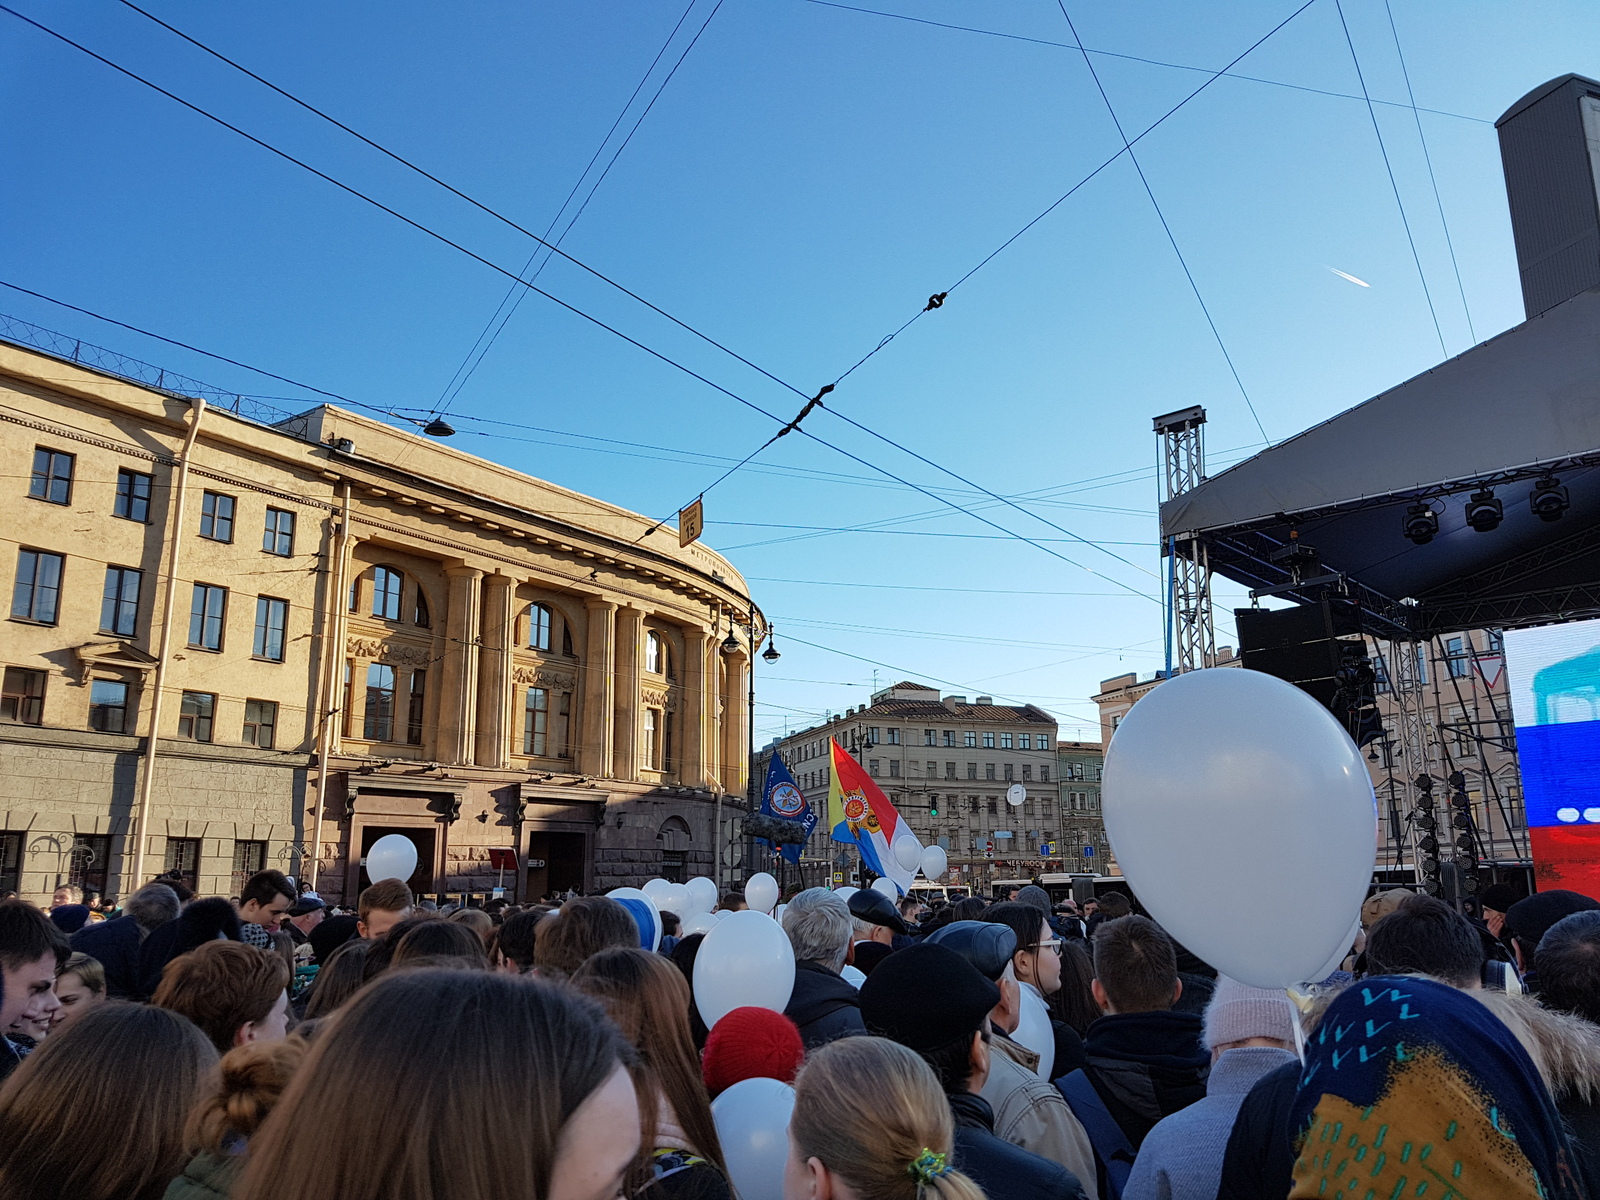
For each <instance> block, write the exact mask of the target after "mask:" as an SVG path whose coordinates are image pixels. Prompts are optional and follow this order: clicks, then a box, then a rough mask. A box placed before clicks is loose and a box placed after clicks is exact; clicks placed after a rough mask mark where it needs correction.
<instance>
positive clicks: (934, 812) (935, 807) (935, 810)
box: [928, 796, 939, 817]
mask: <svg viewBox="0 0 1600 1200" xmlns="http://www.w3.org/2000/svg"><path fill="white" fill-rule="evenodd" d="M928 815H929V816H930V817H937V816H938V815H939V797H937V796H934V797H933V798H932V799H930V800H929V801H928Z"/></svg>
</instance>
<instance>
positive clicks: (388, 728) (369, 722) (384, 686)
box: [361, 663, 394, 742]
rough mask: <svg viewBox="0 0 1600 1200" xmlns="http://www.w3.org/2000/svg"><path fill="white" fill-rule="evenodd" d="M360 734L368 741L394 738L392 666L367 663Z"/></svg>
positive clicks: (386, 740)
mask: <svg viewBox="0 0 1600 1200" xmlns="http://www.w3.org/2000/svg"><path fill="white" fill-rule="evenodd" d="M361 736H362V737H364V738H366V739H367V740H368V741H370V742H388V741H392V740H394V668H393V667H391V666H388V665H386V664H384V663H369V664H367V706H366V712H365V714H364V716H363V718H362V727H361Z"/></svg>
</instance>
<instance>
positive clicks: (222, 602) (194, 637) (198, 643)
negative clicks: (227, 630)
mask: <svg viewBox="0 0 1600 1200" xmlns="http://www.w3.org/2000/svg"><path fill="white" fill-rule="evenodd" d="M227 612H228V589H227V588H220V587H213V586H211V585H210V584H209V583H197V584H195V585H194V599H193V600H191V601H190V602H189V645H191V646H193V647H195V648H196V649H198V650H221V649H222V626H223V622H224V619H225V618H226V616H227Z"/></svg>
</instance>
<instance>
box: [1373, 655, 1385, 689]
mask: <svg viewBox="0 0 1600 1200" xmlns="http://www.w3.org/2000/svg"><path fill="white" fill-rule="evenodd" d="M1372 673H1373V675H1375V676H1376V677H1377V679H1376V681H1375V682H1374V683H1373V685H1372V690H1373V691H1374V692H1375V693H1377V694H1378V695H1380V696H1382V695H1385V694H1387V693H1388V691H1389V664H1388V662H1387V660H1385V658H1384V657H1383V655H1381V654H1374V655H1373V656H1372Z"/></svg>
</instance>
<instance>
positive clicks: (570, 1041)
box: [0, 871, 1600, 1200]
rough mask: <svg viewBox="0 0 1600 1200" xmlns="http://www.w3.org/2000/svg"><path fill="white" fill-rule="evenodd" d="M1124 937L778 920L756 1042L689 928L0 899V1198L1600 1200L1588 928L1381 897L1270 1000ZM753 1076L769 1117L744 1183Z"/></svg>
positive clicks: (1589, 903)
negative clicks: (1319, 961)
mask: <svg viewBox="0 0 1600 1200" xmlns="http://www.w3.org/2000/svg"><path fill="white" fill-rule="evenodd" d="M718 907H719V909H724V910H729V911H737V910H740V909H743V908H744V907H745V905H744V901H743V898H742V897H741V896H740V895H739V894H738V893H736V892H734V893H729V894H726V895H724V896H723V897H722V898H721V901H720V903H719V906H718ZM1135 907H1136V906H1135V905H1134V904H1133V903H1132V902H1131V901H1130V898H1129V897H1128V896H1127V895H1124V894H1122V893H1120V892H1115V891H1113V892H1110V893H1108V894H1105V895H1102V896H1101V897H1099V899H1098V900H1096V901H1094V902H1090V903H1087V904H1085V905H1083V906H1082V908H1081V909H1080V907H1079V906H1077V905H1075V904H1073V903H1072V902H1071V901H1063V902H1060V903H1053V902H1052V899H1051V897H1050V895H1049V894H1048V893H1047V892H1046V891H1045V890H1044V889H1043V888H1040V887H1038V886H1028V887H1023V888H1021V889H1018V890H1016V891H1015V892H1014V893H1012V894H1011V895H1008V896H1007V897H1005V898H1003V899H999V900H997V901H995V902H988V901H984V900H980V899H977V898H964V899H958V900H955V901H953V902H949V903H946V902H943V901H940V902H938V903H936V904H935V905H933V906H932V907H931V908H930V907H928V906H925V905H924V904H922V903H921V902H919V901H918V900H916V899H915V898H910V897H908V898H905V899H903V900H901V901H900V902H899V903H898V904H897V903H895V902H894V901H892V900H890V899H889V898H887V897H886V896H885V895H883V894H882V893H880V892H878V891H876V890H873V889H870V888H869V889H865V890H859V891H854V890H851V889H841V890H839V891H833V890H829V889H825V888H811V889H807V890H803V891H799V892H798V893H797V894H794V895H792V896H791V897H790V898H789V899H788V902H787V903H786V904H785V905H783V906H781V908H780V909H778V910H777V912H778V918H779V919H780V921H781V928H782V931H783V933H784V935H786V937H787V941H788V944H789V947H790V948H791V949H792V951H793V955H794V960H795V973H794V985H793V988H792V991H791V992H790V995H789V999H788V1003H787V1004H786V1005H785V1006H784V1009H783V1011H782V1012H778V1011H776V1010H774V1009H768V1008H756V1007H741V1008H735V1009H734V1010H733V1011H731V1012H729V1013H727V1015H725V1016H722V1017H721V1018H720V1019H718V1020H716V1021H715V1023H714V1025H713V1026H712V1027H710V1028H708V1027H707V1026H706V1024H705V1023H704V1021H703V1020H702V1019H701V1012H700V1006H699V1005H698V1004H697V1002H696V996H695V990H694V988H695V962H696V957H697V955H698V954H699V951H700V947H701V945H702V944H703V943H704V941H705V938H706V937H707V936H715V932H716V931H715V928H714V927H713V929H712V933H711V934H709V935H708V934H704V933H690V934H687V935H683V936H680V935H679V933H678V930H679V928H680V925H679V922H678V921H677V918H676V916H675V915H674V914H670V913H663V914H660V920H659V921H658V922H654V921H647V920H643V919H641V915H640V908H639V906H638V905H637V903H636V902H629V901H619V900H617V899H611V898H607V897H604V896H572V897H567V898H563V899H560V900H559V901H558V900H556V899H555V898H551V899H550V902H548V903H541V904H537V905H528V906H517V905H510V904H505V903H503V902H492V903H491V905H490V906H489V907H487V908H483V909H480V908H475V907H463V908H455V909H453V910H450V911H442V912H441V911H439V910H438V909H437V908H436V907H435V906H434V905H433V904H432V903H431V902H428V901H425V900H419V899H418V898H416V897H414V896H413V895H412V893H411V891H410V889H409V888H408V887H407V886H406V885H405V884H404V883H402V882H400V881H398V880H385V881H382V882H379V883H375V884H373V885H372V886H370V887H368V888H366V889H365V890H364V891H363V892H361V894H360V896H359V899H358V901H357V903H356V905H355V906H353V908H352V909H351V910H350V911H342V910H340V909H338V908H330V907H329V906H328V905H327V904H326V903H325V902H324V901H323V900H322V898H321V897H320V896H318V895H317V894H316V893H315V892H314V891H310V890H309V889H307V888H306V887H304V886H303V885H297V884H296V883H295V882H294V881H293V880H291V879H289V878H287V877H285V876H284V875H282V874H281V873H279V872H277V871H264V872H261V873H260V874H258V875H256V876H254V877H252V878H251V879H250V880H249V881H248V882H247V883H245V885H244V886H243V888H242V889H241V892H240V895H238V896H237V897H196V896H194V895H192V894H190V893H189V890H188V889H187V888H185V887H184V886H183V884H182V882H181V881H180V880H176V879H170V878H169V879H161V880H157V881H155V882H152V883H150V884H148V885H146V886H145V887H143V888H141V889H139V890H138V891H136V892H134V893H133V894H132V895H130V896H128V897H127V898H126V901H125V902H124V903H123V904H122V905H121V906H120V908H117V909H114V910H112V911H109V912H101V911H96V910H95V909H94V908H93V907H92V906H89V905H85V904H83V903H82V897H81V896H79V895H75V894H73V893H72V892H71V891H70V890H68V889H62V890H61V891H58V892H57V894H56V896H55V897H54V899H53V903H52V904H51V906H50V907H49V908H48V909H46V908H41V907H37V906H35V905H32V904H29V903H27V902H25V901H22V900H20V899H14V898H13V899H8V900H4V901H0V985H3V990H0V1080H3V1082H0V1197H4V1198H5V1200H161V1198H162V1197H166V1198H167V1200H217V1198H219V1197H233V1198H236V1200H512V1198H525V1200H617V1198H619V1197H622V1198H626V1200H764V1198H765V1197H769V1196H770V1197H776V1196H779V1195H781V1196H782V1198H783V1200H985V1198H987V1200H1286V1198H1291V1197H1292V1198H1297V1200H1298V1198H1308V1197H1328V1198H1339V1200H1380V1198H1382V1200H1399V1198H1400V1197H1412V1198H1414V1200H1451V1198H1455V1197H1460V1198H1461V1200H1503V1198H1511V1200H1521V1198H1524V1197H1525V1198H1527V1200H1535V1198H1538V1200H1585V1198H1587V1200H1600V903H1597V902H1596V901H1595V900H1593V899H1591V898H1589V897H1586V896H1582V895H1579V894H1577V893H1574V892H1567V891H1546V892H1539V893H1535V894H1533V895H1531V896H1526V897H1521V896H1518V895H1517V894H1516V893H1515V892H1512V891H1511V890H1510V889H1509V888H1508V887H1506V886H1504V885H1497V886H1495V887H1491V888H1489V889H1488V890H1487V891H1486V892H1485V894H1484V896H1483V915H1482V917H1481V918H1479V917H1476V916H1472V917H1469V916H1467V915H1464V914H1463V913H1462V912H1460V911H1458V910H1457V909H1456V908H1454V907H1452V906H1450V905H1448V904H1446V903H1444V902H1442V901H1440V900H1438V899H1435V898H1433V897H1431V896H1427V895H1422V894H1416V893H1412V892H1411V891H1409V890H1406V889H1393V890H1390V891H1386V892H1382V893H1379V894H1377V895H1374V896H1373V897H1372V898H1371V899H1369V900H1368V902H1367V904H1366V906H1365V907H1364V908H1363V910H1362V913H1361V918H1362V926H1361V933H1360V935H1359V936H1358V938H1357V941H1356V943H1355V944H1354V945H1352V946H1351V947H1350V954H1349V956H1348V957H1347V958H1346V959H1345V961H1344V962H1343V964H1341V966H1340V967H1339V969H1337V970H1335V971H1334V972H1333V974H1332V975H1330V976H1329V977H1328V978H1327V979H1325V980H1321V981H1316V982H1315V983H1313V984H1310V985H1308V986H1307V987H1306V988H1304V989H1296V990H1292V991H1288V992H1285V991H1278V990H1266V989H1261V988H1255V987H1250V986H1248V985H1246V984H1244V983H1241V982H1239V981H1237V980H1233V979H1230V978H1227V977H1226V976H1221V975H1219V974H1218V973H1217V972H1216V971H1215V970H1214V969H1212V968H1211V967H1210V966H1208V965H1207V964H1206V963H1205V962H1203V961H1202V960H1201V959H1199V958H1198V957H1196V956H1195V955H1194V954H1192V953H1190V952H1189V951H1188V950H1187V949H1185V948H1184V947H1183V946H1181V945H1178V944H1176V943H1175V942H1174V940H1173V939H1172V938H1171V937H1170V936H1168V934H1167V933H1166V932H1165V931H1164V930H1163V929H1162V928H1161V927H1160V926H1159V925H1158V924H1157V923H1156V922H1154V921H1152V920H1151V919H1149V918H1148V917H1147V916H1144V915H1142V914H1140V913H1139V912H1137V911H1135ZM1353 917H1354V914H1352V918H1353ZM744 919H745V918H741V920H744ZM663 933H664V934H665V936H663ZM708 957H709V956H708ZM713 1015H714V1014H713ZM749 1080H775V1081H778V1083H779V1084H792V1088H793V1093H792V1100H793V1109H792V1114H791V1115H790V1116H789V1117H788V1119H787V1155H786V1156H783V1155H781V1154H780V1155H779V1156H778V1157H777V1158H775V1159H773V1160H771V1161H770V1162H768V1164H767V1165H766V1166H765V1167H764V1168H762V1171H763V1172H764V1174H763V1175H762V1176H761V1177H753V1176H752V1175H750V1174H749V1172H750V1171H751V1167H750V1166H749V1165H748V1164H745V1165H743V1166H740V1167H737V1168H736V1167H735V1166H734V1165H731V1164H733V1161H734V1154H733V1151H732V1149H731V1148H730V1147H728V1146H725V1144H724V1143H725V1141H726V1139H727V1136H728V1135H727V1132H726V1131H725V1130H719V1117H718V1115H717V1113H716V1112H715V1111H714V1108H713V1104H714V1101H716V1099H717V1098H718V1097H719V1096H722V1095H724V1094H725V1093H729V1089H733V1088H736V1087H738V1086H739V1085H740V1084H742V1083H745V1082H746V1081H749ZM737 1094H738V1093H733V1095H737ZM730 1099H731V1096H730ZM777 1136H779V1137H781V1133H780V1134H779V1135H777ZM741 1161H742V1160H741ZM741 1172H744V1174H742V1175H741Z"/></svg>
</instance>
